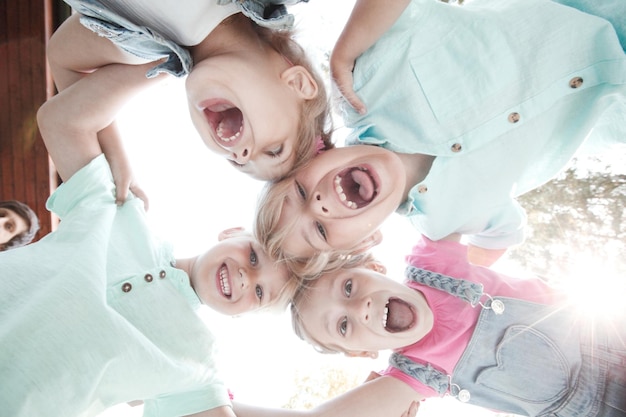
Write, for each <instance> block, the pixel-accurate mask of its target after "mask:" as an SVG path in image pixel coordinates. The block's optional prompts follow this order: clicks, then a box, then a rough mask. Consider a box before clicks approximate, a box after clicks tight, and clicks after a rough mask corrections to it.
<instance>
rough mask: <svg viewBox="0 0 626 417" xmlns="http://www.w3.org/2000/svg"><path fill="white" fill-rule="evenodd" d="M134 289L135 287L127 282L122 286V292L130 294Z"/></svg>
mask: <svg viewBox="0 0 626 417" xmlns="http://www.w3.org/2000/svg"><path fill="white" fill-rule="evenodd" d="M132 289H133V286H132V285H130V282H125V283H124V284H122V291H124V292H130V290H132Z"/></svg>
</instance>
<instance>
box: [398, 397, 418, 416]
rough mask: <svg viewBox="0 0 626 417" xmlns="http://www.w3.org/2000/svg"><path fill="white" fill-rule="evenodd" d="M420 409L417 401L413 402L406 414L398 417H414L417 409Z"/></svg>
mask: <svg viewBox="0 0 626 417" xmlns="http://www.w3.org/2000/svg"><path fill="white" fill-rule="evenodd" d="M418 408H420V403H419V402H418V401H413V402H412V403H411V405H410V406H409V409H408V410H406V412H404V413H402V416H400V417H415V416H416V415H417V409H418Z"/></svg>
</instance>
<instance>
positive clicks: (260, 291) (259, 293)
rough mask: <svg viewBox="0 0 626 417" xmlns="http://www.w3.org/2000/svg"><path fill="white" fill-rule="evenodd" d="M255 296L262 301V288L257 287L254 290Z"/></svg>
mask: <svg viewBox="0 0 626 417" xmlns="http://www.w3.org/2000/svg"><path fill="white" fill-rule="evenodd" d="M254 291H255V292H256V296H257V298H258V299H259V300H263V288H262V287H261V286H260V285H257V286H256V288H255V290H254Z"/></svg>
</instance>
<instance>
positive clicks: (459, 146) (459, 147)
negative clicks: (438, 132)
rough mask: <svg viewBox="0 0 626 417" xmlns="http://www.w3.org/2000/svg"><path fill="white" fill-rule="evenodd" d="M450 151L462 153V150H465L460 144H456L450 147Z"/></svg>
mask: <svg viewBox="0 0 626 417" xmlns="http://www.w3.org/2000/svg"><path fill="white" fill-rule="evenodd" d="M450 149H452V152H460V151H461V149H463V146H462V145H461V144H460V143H455V144H454V145H452V146H451V147H450Z"/></svg>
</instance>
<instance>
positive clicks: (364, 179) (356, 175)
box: [350, 169, 375, 201]
mask: <svg viewBox="0 0 626 417" xmlns="http://www.w3.org/2000/svg"><path fill="white" fill-rule="evenodd" d="M350 174H351V175H352V179H353V180H354V182H356V183H357V184H358V185H359V196H360V197H361V198H362V199H363V200H364V201H370V200H371V199H372V198H374V190H375V187H374V183H373V182H372V178H371V177H370V176H369V175H368V174H367V173H366V172H365V171H361V170H360V169H355V170H353V171H352V172H351V173H350Z"/></svg>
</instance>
